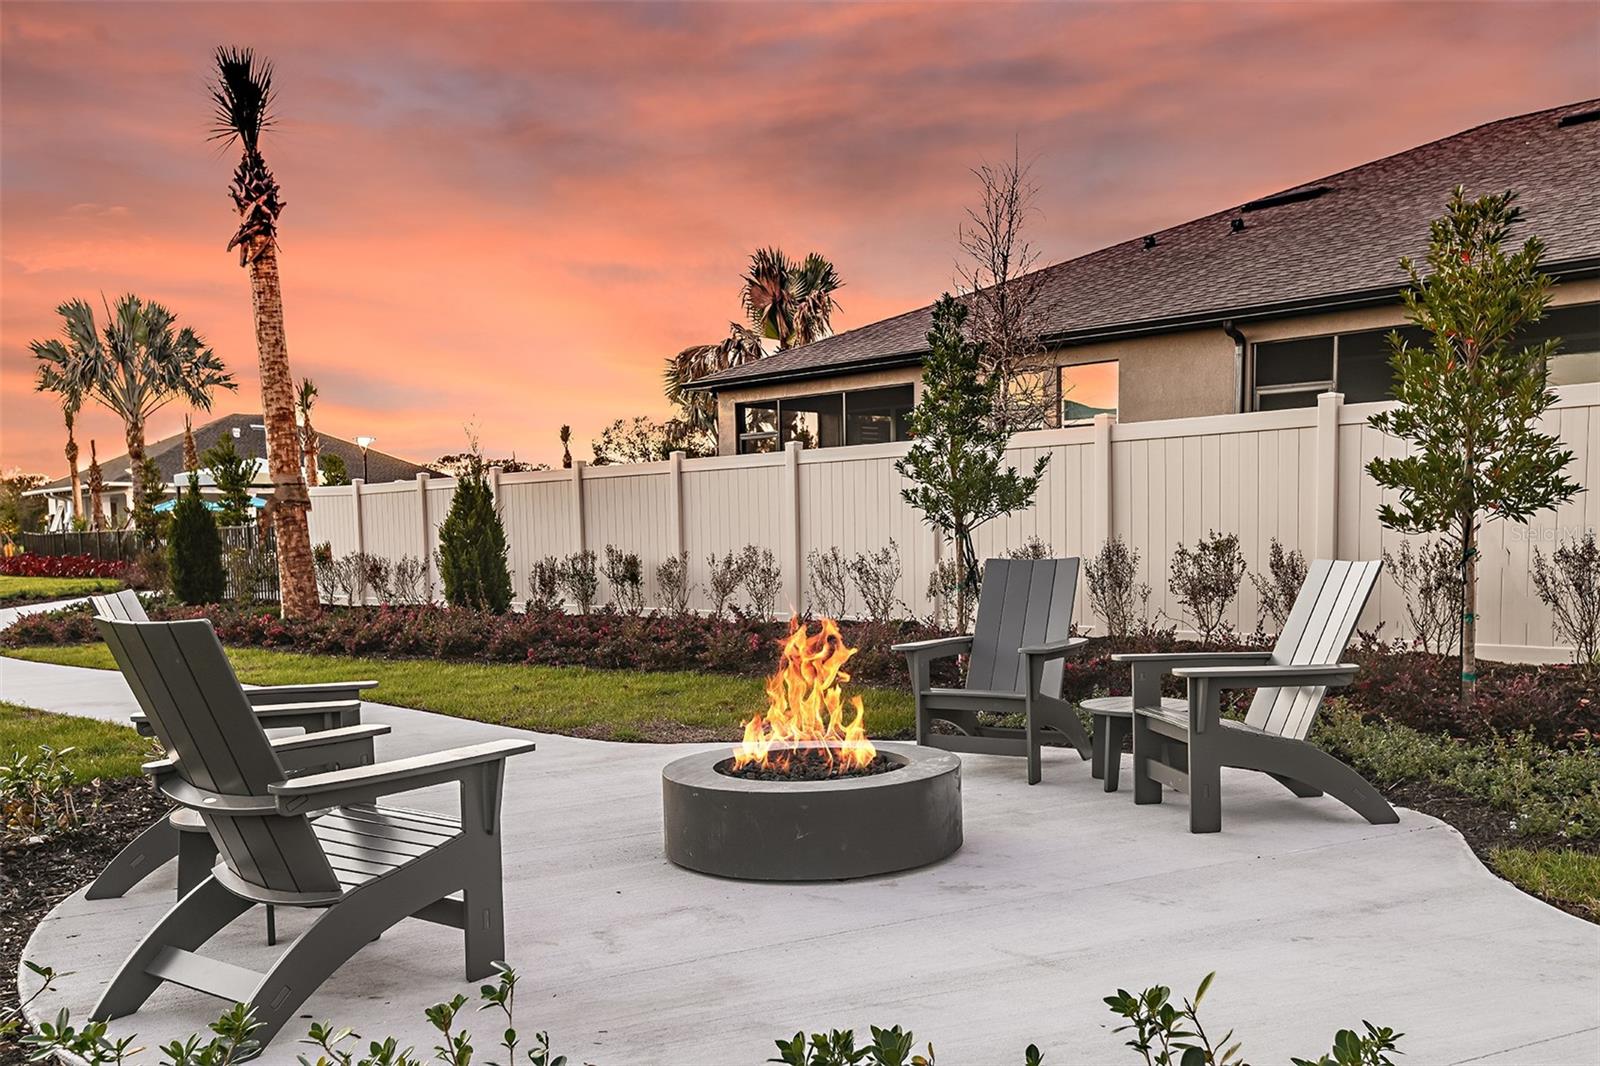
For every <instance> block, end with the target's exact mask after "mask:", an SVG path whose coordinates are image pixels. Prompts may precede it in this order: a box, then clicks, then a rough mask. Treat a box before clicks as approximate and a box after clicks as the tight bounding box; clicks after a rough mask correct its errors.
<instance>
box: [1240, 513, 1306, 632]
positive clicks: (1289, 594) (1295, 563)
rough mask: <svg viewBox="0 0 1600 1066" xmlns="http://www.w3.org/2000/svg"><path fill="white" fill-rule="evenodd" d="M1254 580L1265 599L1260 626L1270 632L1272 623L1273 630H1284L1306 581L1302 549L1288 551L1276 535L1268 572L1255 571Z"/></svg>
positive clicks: (1251, 577)
mask: <svg viewBox="0 0 1600 1066" xmlns="http://www.w3.org/2000/svg"><path fill="white" fill-rule="evenodd" d="M1250 583H1251V584H1252V585H1254V586H1255V587H1256V595H1258V596H1259V597H1260V598H1261V604H1260V606H1259V607H1258V608H1257V617H1256V626H1257V627H1258V628H1259V629H1260V630H1261V631H1262V632H1266V627H1267V624H1268V623H1269V622H1270V623H1271V625H1272V632H1274V633H1281V632H1283V624H1284V623H1285V622H1287V621H1288V620H1289V611H1290V609H1291V608H1293V607H1294V601H1295V597H1297V596H1299V595H1300V586H1301V585H1304V584H1305V583H1306V557H1305V556H1304V555H1301V554H1300V552H1299V551H1289V552H1285V551H1284V550H1283V545H1282V544H1280V543H1278V538H1277V537H1273V538H1272V545H1271V547H1269V548H1268V549H1267V572H1266V573H1265V574H1255V573H1252V574H1251V575H1250Z"/></svg>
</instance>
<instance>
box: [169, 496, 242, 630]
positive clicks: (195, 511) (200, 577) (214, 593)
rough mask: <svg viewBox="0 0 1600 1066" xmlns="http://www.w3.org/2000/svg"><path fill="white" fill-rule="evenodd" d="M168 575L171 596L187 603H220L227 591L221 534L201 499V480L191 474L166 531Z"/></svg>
mask: <svg viewBox="0 0 1600 1066" xmlns="http://www.w3.org/2000/svg"><path fill="white" fill-rule="evenodd" d="M167 573H168V575H169V580H170V581H171V582H172V594H173V595H174V596H176V597H178V599H179V600H181V601H182V602H184V603H217V602H219V601H220V600H221V599H222V594H223V592H224V591H226V589H227V582H228V576H227V571H225V570H224V569H223V567H222V535H221V534H220V533H218V532H217V520H216V519H215V518H213V517H212V515H211V509H210V508H209V507H207V506H206V505H205V501H204V500H202V499H201V498H200V479H199V478H198V477H197V476H196V475H194V474H190V475H189V491H188V492H183V491H181V490H180V491H179V493H178V500H177V502H176V504H174V505H173V508H172V524H171V526H170V527H169V528H168V530H167Z"/></svg>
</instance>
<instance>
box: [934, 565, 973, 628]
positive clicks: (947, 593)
mask: <svg viewBox="0 0 1600 1066" xmlns="http://www.w3.org/2000/svg"><path fill="white" fill-rule="evenodd" d="M974 576H975V578H976V580H977V584H978V585H980V586H981V585H982V584H983V573H982V571H979V572H978V573H977V574H976V575H974ZM960 592H961V568H960V566H958V565H957V564H956V561H955V560H954V559H941V560H939V561H938V562H937V563H934V564H933V570H932V571H930V572H929V574H928V590H927V594H928V600H929V602H930V603H932V604H933V616H932V617H931V618H929V619H928V622H929V624H930V625H932V626H933V627H934V628H936V629H955V630H959V631H960V632H962V633H966V632H969V631H970V630H971V629H972V612H973V611H975V610H976V609H977V607H978V597H977V596H962V595H960Z"/></svg>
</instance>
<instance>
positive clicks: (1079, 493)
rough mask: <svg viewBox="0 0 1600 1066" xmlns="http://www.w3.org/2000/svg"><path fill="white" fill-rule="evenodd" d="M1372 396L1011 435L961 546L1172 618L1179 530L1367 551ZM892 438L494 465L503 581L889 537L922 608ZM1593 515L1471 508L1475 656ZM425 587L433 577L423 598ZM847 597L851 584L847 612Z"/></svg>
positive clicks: (1599, 457)
mask: <svg viewBox="0 0 1600 1066" xmlns="http://www.w3.org/2000/svg"><path fill="white" fill-rule="evenodd" d="M1557 393H1558V395H1559V397H1560V399H1559V402H1558V404H1557V406H1556V407H1555V408H1553V409H1552V410H1551V412H1550V414H1549V416H1548V419H1547V425H1548V429H1549V431H1550V432H1552V433H1554V434H1556V435H1557V436H1559V437H1560V438H1561V440H1562V442H1563V445H1564V446H1565V447H1567V448H1570V449H1571V450H1572V451H1573V453H1574V455H1575V457H1576V458H1575V461H1574V463H1573V465H1572V466H1571V467H1570V468H1569V470H1570V473H1571V476H1573V477H1574V478H1575V479H1576V480H1577V481H1578V482H1579V483H1581V484H1583V485H1586V486H1600V385H1571V386H1565V387H1563V388H1560V389H1558V390H1557ZM1382 406H1383V405H1381V404H1358V405H1343V404H1341V403H1340V402H1339V398H1338V397H1336V396H1332V395H1329V396H1324V397H1322V398H1321V401H1320V404H1319V406H1318V407H1317V408H1312V409H1303V410H1293V411H1271V412H1256V413H1250V414H1241V415H1222V416H1215V417H1206V418H1188V419H1175V420H1171V421H1164V422H1138V423H1130V424H1128V425H1118V424H1116V423H1114V422H1111V421H1110V420H1109V419H1102V420H1099V421H1097V423H1096V425H1094V426H1092V427H1081V428H1071V429H1059V430H1048V431H1043V432H1037V433H1026V434H1020V435H1018V437H1017V438H1016V439H1015V440H1014V442H1013V445H1012V447H1011V448H1010V450H1009V451H1008V453H1007V455H1008V458H1009V460H1010V461H1011V462H1012V463H1013V464H1014V465H1015V466H1017V467H1018V468H1020V469H1026V468H1029V467H1031V466H1032V463H1033V461H1034V460H1035V458H1037V457H1038V456H1041V455H1048V456H1049V465H1048V467H1047V468H1046V473H1045V477H1044V481H1043V483H1042V484H1041V486H1040V489H1039V493H1038V495H1037V496H1036V498H1035V500H1034V502H1033V504H1032V506H1030V507H1028V508H1027V509H1026V510H1024V511H1020V512H1018V513H1016V514H1013V515H1010V516H1008V517H1006V518H1003V519H997V520H995V521H993V522H990V523H988V524H986V525H985V526H983V527H982V528H980V529H979V530H978V532H977V534H976V535H975V537H974V541H975V548H976V550H977V552H978V554H979V556H980V557H986V556H991V555H1000V554H1004V553H1005V552H1007V551H1009V550H1012V549H1014V548H1017V547H1019V546H1021V545H1022V544H1023V542H1025V541H1026V540H1027V539H1028V538H1030V537H1038V538H1039V539H1040V540H1041V541H1043V542H1045V543H1046V544H1048V545H1049V546H1050V548H1051V550H1052V552H1053V553H1055V554H1057V555H1078V556H1083V557H1088V556H1091V555H1093V554H1094V553H1095V552H1096V551H1097V550H1098V549H1099V547H1100V545H1101V543H1102V541H1103V540H1104V538H1105V537H1106V536H1108V535H1116V536H1119V537H1121V538H1123V540H1125V541H1126V542H1127V544H1128V546H1129V547H1130V548H1131V549H1133V550H1134V551H1136V552H1138V554H1139V566H1138V574H1139V580H1140V581H1142V582H1144V583H1146V584H1148V585H1149V586H1150V589H1151V601H1150V608H1151V613H1152V614H1153V615H1155V616H1156V617H1157V618H1158V619H1159V620H1162V621H1177V622H1178V623H1179V625H1180V628H1183V625H1182V622H1181V619H1182V615H1183V612H1182V610H1181V609H1180V607H1179V606H1178V604H1177V603H1176V602H1175V600H1174V598H1173V596H1172V594H1171V592H1170V590H1169V588H1168V573H1169V566H1170V561H1171V558H1172V553H1173V550H1174V548H1175V547H1176V546H1177V545H1178V544H1179V543H1183V544H1188V545H1193V544H1194V543H1195V542H1196V541H1197V540H1198V539H1199V538H1201V537H1203V536H1205V535H1206V534H1207V533H1209V532H1210V531H1212V530H1216V531H1218V532H1224V533H1227V532H1231V533H1236V534H1238V536H1239V542H1240V548H1241V550H1242V552H1243V554H1244V558H1245V561H1246V563H1247V565H1248V567H1249V570H1250V571H1251V572H1252V573H1262V574H1265V573H1266V571H1267V560H1268V555H1269V549H1270V546H1271V544H1272V541H1273V539H1274V538H1276V539H1277V540H1278V541H1279V543H1281V544H1282V545H1283V547H1284V549H1285V550H1298V551H1300V552H1302V553H1303V554H1304V555H1305V556H1306V558H1308V559H1310V558H1314V557H1316V556H1318V555H1334V556H1336V557H1338V558H1348V559H1356V558H1359V559H1374V558H1378V557H1379V556H1381V555H1382V553H1383V552H1384V551H1385V550H1388V551H1391V552H1392V551H1394V550H1396V549H1397V548H1398V547H1399V545H1400V544H1401V543H1402V542H1403V541H1404V539H1405V538H1403V537H1401V536H1399V535H1398V534H1396V533H1394V532H1392V531H1390V530H1386V529H1384V528H1383V527H1382V525H1381V524H1380V523H1379V522H1378V517H1377V507H1378V505H1379V504H1380V503H1381V502H1384V500H1385V494H1384V493H1383V492H1381V491H1380V490H1379V489H1378V486H1377V485H1376V484H1375V483H1374V482H1373V481H1372V479H1371V478H1370V477H1368V476H1367V474H1366V469H1365V468H1366V464H1367V463H1368V462H1369V461H1370V460H1371V459H1372V458H1374V457H1376V456H1394V455H1401V454H1404V451H1403V446H1402V445H1401V444H1400V442H1398V441H1396V440H1394V439H1392V438H1389V437H1386V436H1384V435H1383V434H1381V433H1379V432H1377V431H1376V430H1374V429H1372V428H1371V427H1370V426H1368V425H1367V418H1368V417H1369V416H1370V415H1371V414H1373V413H1374V412H1375V411H1378V410H1380V409H1382ZM907 447H908V445H906V444H903V443H902V444H882V445H867V446H858V447H849V448H828V449H820V450H815V451H799V452H784V453H778V454H766V455H740V456H718V457H714V458H708V459H692V460H683V461H681V462H680V463H671V462H668V463H652V464H641V465H636V466H618V467H599V468H584V467H582V466H579V467H578V468H576V469H573V470H563V471H543V472H538V473H522V474H508V475H504V476H501V477H499V478H498V480H497V499H498V501H499V505H500V512H501V517H502V520H503V521H504V522H505V526H506V534H507V539H508V540H509V542H510V562H511V566H512V570H513V581H514V583H515V588H516V594H517V597H518V599H519V601H520V600H521V599H522V598H524V597H525V596H526V593H527V580H528V572H529V569H530V568H531V565H532V563H533V562H534V561H535V560H537V559H539V558H541V557H542V556H546V555H555V556H564V555H566V554H568V553H570V552H573V551H576V550H578V549H579V548H588V549H591V550H593V551H594V552H595V553H596V555H600V556H602V557H603V555H604V550H605V546H606V545H607V544H614V545H616V546H617V547H618V548H621V549H623V550H625V551H632V552H636V553H638V554H639V556H640V558H641V561H642V562H643V564H644V567H645V572H646V581H647V586H648V594H649V596H650V597H651V600H652V602H653V599H654V596H655V592H656V589H655V568H656V566H657V565H659V564H660V562H661V561H662V560H664V559H666V558H667V557H669V556H670V555H671V554H672V553H673V552H674V551H676V550H680V549H681V550H686V551H687V552H688V553H689V558H690V571H691V577H692V580H693V581H694V582H695V585H696V589H695V595H694V597H693V605H694V606H695V607H697V608H700V609H704V608H706V607H708V606H709V603H710V601H709V598H708V597H707V582H708V570H707V565H706V559H707V556H708V555H710V554H712V553H716V554H717V555H719V556H720V555H724V554H726V553H728V552H730V551H738V550H740V549H742V548H743V547H745V546H746V545H756V546H757V547H764V548H767V549H769V550H771V551H772V552H773V554H774V556H775V557H776V558H777V560H778V563H779V566H780V567H781V568H782V570H783V591H782V594H781V595H780V596H779V597H778V609H779V610H780V611H787V610H789V609H790V608H791V606H796V607H804V606H805V605H807V604H809V602H810V600H811V597H810V590H809V587H808V572H807V563H806V560H807V559H808V557H809V556H810V555H811V553H812V552H826V551H827V550H828V549H829V548H831V547H838V548H839V550H840V551H841V552H842V553H843V554H844V555H845V556H846V557H847V558H848V557H850V556H854V555H856V554H858V553H864V552H875V551H879V550H881V549H882V548H884V547H885V546H886V545H887V544H888V543H889V542H890V540H893V541H894V543H895V546H896V547H897V548H898V549H899V553H900V558H901V562H902V566H903V571H902V576H901V580H900V595H901V599H902V600H903V601H904V603H905V605H906V607H907V609H908V611H909V613H911V614H914V615H916V616H918V617H927V616H928V615H930V614H931V613H932V611H933V608H934V605H933V604H932V603H931V602H930V601H929V599H928V597H927V594H926V590H927V582H928V576H929V574H930V572H931V571H932V569H933V567H934V565H935V563H936V561H937V560H938V559H939V558H940V557H941V556H943V557H948V555H949V552H950V548H949V546H948V545H941V544H940V543H939V542H938V539H937V538H936V537H935V536H934V534H933V533H932V531H931V530H929V528H928V527H927V526H926V525H925V524H923V522H922V520H921V515H920V514H919V513H918V512H917V511H915V510H914V509H913V508H911V507H910V506H909V505H907V504H906V503H905V501H904V500H903V499H902V498H901V490H902V489H903V488H904V487H905V485H906V482H905V480H904V479H903V478H902V477H901V476H900V474H899V473H898V472H897V471H896V470H895V462H896V460H898V459H899V458H900V457H902V456H903V455H904V454H905V452H906V449H907ZM454 488H455V485H454V482H453V481H450V480H447V479H434V480H432V481H429V480H427V479H420V480H419V481H418V482H417V483H415V484H412V483H404V484H397V485H392V486H346V487H338V488H318V489H313V490H312V501H313V507H312V513H311V527H312V540H313V542H315V543H323V542H326V543H328V544H330V545H331V546H332V548H333V550H334V553H335V554H336V555H344V554H348V553H350V552H353V551H358V550H365V551H367V552H369V553H373V554H380V555H384V556H386V557H388V558H391V559H395V558H398V557H399V556H401V555H408V554H409V555H417V554H419V553H420V551H421V550H422V546H423V545H424V544H426V545H427V550H428V552H429V553H430V554H431V553H432V552H434V551H435V550H436V549H437V543H438V526H439V523H440V522H442V521H443V520H444V516H445V513H446V511H447V509H448V507H449V501H450V497H451V494H452V493H453V492H454ZM1596 528H1600V492H1595V491H1589V492H1583V493H1581V494H1579V496H1578V497H1577V498H1576V499H1575V500H1573V501H1572V502H1570V503H1568V504H1566V505H1564V506H1562V507H1561V508H1560V509H1558V510H1557V511H1556V512H1554V513H1546V514H1542V515H1540V516H1538V517H1536V518H1535V519H1534V520H1533V521H1532V522H1530V523H1529V524H1528V525H1527V526H1521V525H1513V524H1506V523H1500V522H1490V523H1486V524H1485V526H1484V533H1483V544H1482V551H1483V558H1482V569H1481V577H1480V582H1481V584H1480V598H1481V603H1480V614H1481V615H1482V616H1483V617H1482V627H1481V629H1480V637H1479V640H1480V644H1481V647H1482V651H1483V654H1484V655H1485V657H1487V658H1502V659H1504V658H1521V659H1532V660H1545V661H1550V660H1560V659H1563V658H1565V657H1566V655H1567V652H1566V650H1565V649H1563V648H1561V647H1559V646H1558V645H1557V644H1556V640H1555V637H1554V635H1553V633H1552V631H1551V624H1550V612H1549V611H1548V609H1546V608H1545V607H1544V606H1543V604H1541V603H1540V602H1539V601H1538V597H1537V595H1536V594H1535V591H1534V588H1533V581H1532V568H1533V558H1534V552H1535V551H1536V550H1538V551H1542V552H1544V553H1545V554H1546V555H1548V554H1549V552H1550V550H1551V549H1553V548H1554V547H1555V546H1556V545H1557V544H1558V543H1560V542H1561V541H1562V540H1563V539H1566V538H1570V537H1572V536H1574V535H1578V534H1581V533H1582V532H1584V531H1585V530H1592V529H1596ZM54 536H57V537H60V536H62V535H61V534H55V535H54ZM66 536H69V537H70V536H73V535H72V534H67V535H66ZM439 591H440V590H439V588H438V583H437V580H436V578H435V581H434V592H435V596H436V597H437V596H438V594H439ZM609 597H610V590H609V589H606V588H602V589H601V600H602V602H606V601H608V600H609ZM739 598H740V599H741V600H742V598H743V597H742V595H741V596H740V597H739ZM1258 607H1259V603H1258V597H1257V594H1256V591H1255V589H1254V587H1253V585H1252V584H1251V583H1250V582H1249V581H1248V580H1246V581H1245V582H1244V584H1243V586H1242V588H1241V590H1240V595H1239V598H1238V599H1237V601H1236V602H1235V603H1234V605H1233V607H1232V609H1231V610H1230V612H1229V621H1230V622H1231V623H1232V624H1233V625H1234V626H1235V627H1237V628H1239V629H1241V630H1244V631H1249V630H1251V629H1253V628H1254V627H1255V624H1256V619H1257V612H1258ZM1405 607H1406V605H1405V603H1404V602H1403V598H1402V597H1401V595H1400V592H1399V590H1398V588H1397V587H1396V586H1395V584H1394V581H1393V578H1392V577H1389V576H1386V577H1385V578H1384V580H1383V582H1382V583H1381V584H1380V586H1379V589H1378V591H1377V593H1376V595H1375V596H1374V597H1373V601H1372V603H1371V604H1369V606H1368V609H1367V612H1366V614H1365V615H1364V616H1363V618H1362V622H1361V625H1362V627H1363V628H1368V629H1371V628H1376V627H1377V626H1379V625H1380V624H1381V625H1382V626H1383V630H1382V632H1383V634H1384V635H1385V636H1386V637H1398V636H1409V635H1410V627H1409V624H1408V622H1407V620H1406V610H1405ZM861 609H862V604H861V603H860V600H859V597H858V596H857V595H856V593H855V591H854V589H852V590H851V592H850V597H849V601H848V607H847V611H846V613H847V614H856V613H859V612H860V611H861ZM1076 616H1077V618H1078V621H1079V623H1080V624H1082V625H1084V626H1086V627H1089V628H1092V627H1093V626H1094V624H1095V623H1096V621H1097V620H1096V619H1095V617H1094V616H1093V613H1092V611H1090V610H1089V601H1088V593H1087V589H1084V590H1083V591H1081V592H1080V595H1079V597H1078V603H1077V609H1076Z"/></svg>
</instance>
